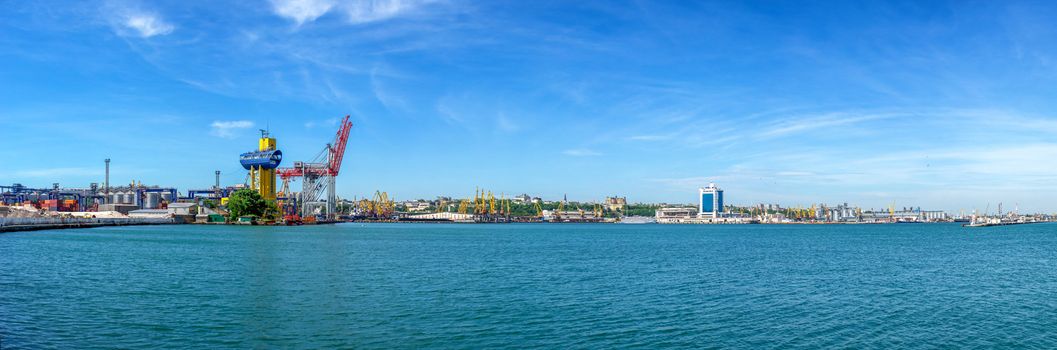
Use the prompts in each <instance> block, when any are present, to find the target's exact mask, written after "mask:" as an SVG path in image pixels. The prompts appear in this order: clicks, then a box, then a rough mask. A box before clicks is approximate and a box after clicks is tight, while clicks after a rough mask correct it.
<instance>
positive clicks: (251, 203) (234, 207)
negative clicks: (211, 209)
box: [228, 189, 274, 221]
mask: <svg viewBox="0 0 1057 350" xmlns="http://www.w3.org/2000/svg"><path fill="white" fill-rule="evenodd" d="M273 205H274V204H273ZM268 209H269V205H268V201H266V200H264V197H261V194H260V193H257V191H254V190H251V189H241V190H238V191H235V193H232V194H231V196H229V197H228V217H229V218H230V219H231V221H235V220H238V218H239V217H240V216H246V215H256V216H257V217H264V215H265V214H266V213H267V212H268V211H269V210H268Z"/></svg>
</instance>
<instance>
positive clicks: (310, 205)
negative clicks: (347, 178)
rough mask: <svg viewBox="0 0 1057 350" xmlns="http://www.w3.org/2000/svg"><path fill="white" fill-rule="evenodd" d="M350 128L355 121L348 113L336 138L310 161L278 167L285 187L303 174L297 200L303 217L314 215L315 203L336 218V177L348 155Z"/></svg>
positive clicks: (332, 218)
mask: <svg viewBox="0 0 1057 350" xmlns="http://www.w3.org/2000/svg"><path fill="white" fill-rule="evenodd" d="M351 129H352V122H350V121H349V116H347V115H346V116H345V118H343V119H342V120H341V123H339V124H338V133H337V135H335V136H334V141H332V142H331V143H328V144H327V145H326V146H325V147H323V150H322V151H321V152H320V153H319V154H318V155H317V156H316V157H315V158H314V159H313V160H312V161H311V162H294V166H293V167H292V168H279V169H276V174H277V175H279V178H281V179H282V180H283V187H284V188H285V187H286V186H287V183H288V182H289V181H290V180H293V179H297V178H301V180H302V182H301V193H300V194H299V201H298V204H299V205H300V206H301V216H302V217H308V216H311V215H312V214H313V211H314V209H315V208H316V207H320V206H324V205H325V206H326V218H327V220H335V219H337V216H336V212H337V201H338V196H337V193H336V183H335V179H336V178H337V176H338V173H339V172H340V171H341V161H342V159H343V158H344V157H345V146H346V145H347V144H348V141H349V131H350V130H351ZM324 191H326V196H325V198H324V194H323V193H324Z"/></svg>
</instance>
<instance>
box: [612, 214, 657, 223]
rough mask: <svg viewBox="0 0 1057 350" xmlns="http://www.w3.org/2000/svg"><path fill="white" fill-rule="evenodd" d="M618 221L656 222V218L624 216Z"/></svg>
mask: <svg viewBox="0 0 1057 350" xmlns="http://www.w3.org/2000/svg"><path fill="white" fill-rule="evenodd" d="M618 223H621V224H656V223H657V219H656V218H653V217H649V216H624V217H621V218H620V221H618Z"/></svg>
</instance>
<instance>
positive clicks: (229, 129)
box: [209, 120, 253, 138]
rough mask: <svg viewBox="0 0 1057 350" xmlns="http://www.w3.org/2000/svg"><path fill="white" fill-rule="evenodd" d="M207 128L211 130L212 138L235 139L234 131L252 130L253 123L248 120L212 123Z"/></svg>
mask: <svg viewBox="0 0 1057 350" xmlns="http://www.w3.org/2000/svg"><path fill="white" fill-rule="evenodd" d="M209 126H210V128H212V131H210V134H212V135H213V136H218V137H229V138H230V137H235V130H239V129H248V128H252V127H253V122H251V121H249V120H231V121H214V122H213V124H210V125H209Z"/></svg>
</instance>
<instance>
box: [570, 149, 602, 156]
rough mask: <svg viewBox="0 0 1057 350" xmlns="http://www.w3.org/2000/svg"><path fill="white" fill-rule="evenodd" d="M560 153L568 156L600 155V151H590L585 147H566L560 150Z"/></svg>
mask: <svg viewBox="0 0 1057 350" xmlns="http://www.w3.org/2000/svg"><path fill="white" fill-rule="evenodd" d="M562 154H564V155H567V156H570V157H594V156H600V155H602V153H598V152H596V151H592V150H589V149H586V148H575V149H567V150H565V151H562Z"/></svg>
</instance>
